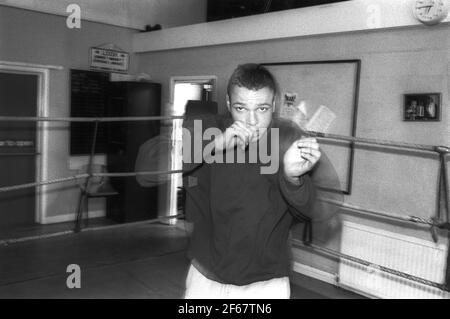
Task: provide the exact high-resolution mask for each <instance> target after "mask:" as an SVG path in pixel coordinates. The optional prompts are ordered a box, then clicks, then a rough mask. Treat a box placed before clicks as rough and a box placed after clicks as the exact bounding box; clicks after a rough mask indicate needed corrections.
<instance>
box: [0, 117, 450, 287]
mask: <svg viewBox="0 0 450 319" xmlns="http://www.w3.org/2000/svg"><path fill="white" fill-rule="evenodd" d="M183 118H184V117H183V116H147V117H146V116H142V117H89V118H85V117H54V118H50V117H12V116H0V121H1V122H66V123H70V122H91V123H94V125H95V126H94V134H93V138H92V144H91V152H90V155H89V162H88V166H87V172H86V173H84V174H77V175H72V176H68V177H62V178H55V179H50V180H44V181H39V182H33V183H27V184H20V185H10V186H5V187H0V193H3V192H10V191H14V190H20V189H25V188H34V187H40V186H44V185H50V184H59V183H67V182H74V181H78V180H80V179H86V181H85V184H84V187H82V188H81V193H80V197H79V203H78V209H77V216H76V220H75V227H74V229H73V230H71V231H65V232H60V233H56V234H50V235H48V236H45V237H47V238H48V237H53V236H57V235H64V234H70V233H74V232H75V233H76V232H80V231H83V229H82V227H81V222H82V219H83V211H82V207H83V204H84V202H85V201H86V200H87V199H88V198H87V195H88V194H87V190H88V189H89V183H90V181H91V180H92V178H95V177H135V176H138V175H163V174H166V175H168V174H179V173H183V170H168V171H140V172H121V173H114V172H108V173H98V172H93V169H92V168H93V158H94V155H95V148H96V140H97V133H98V126H99V124H100V123H106V122H138V121H172V120H179V119H183ZM307 133H308V134H309V135H310V136H311V137H316V138H317V139H319V140H334V141H346V142H350V143H351V144H350V145H351V146H354V145H356V144H359V145H371V146H374V147H378V148H384V149H386V150H389V149H402V150H409V151H422V152H428V153H432V154H435V155H438V158H439V161H440V167H439V187H438V194H437V196H436V197H437V203H438V205H437V209H436V212H435V215H434V216H431V217H430V218H429V219H425V218H421V217H417V216H402V215H396V214H392V213H387V212H383V211H378V210H372V209H366V208H362V207H358V206H354V205H350V204H346V203H340V202H337V201H333V200H330V199H322V200H323V201H325V202H328V203H330V204H334V205H336V206H338V207H342V208H345V209H348V210H353V211H355V212H357V213H360V214H364V215H368V216H374V217H379V218H382V219H390V220H395V221H398V222H401V223H413V224H416V225H419V226H423V227H429V229H430V232H431V236H432V238H433V240H434V242H437V239H438V236H437V229H442V230H445V231H446V232H447V237H448V238H450V232H449V231H450V220H449V215H450V198H449V197H450V194H449V191H450V190H449V181H448V169H447V164H446V160H447V156H448V154H449V153H450V148H449V147H446V146H430V145H421V144H411V143H402V142H393V141H387V140H378V139H368V138H359V137H349V136H343V135H336V134H327V133H320V132H307ZM2 155H8V154H0V156H2ZM442 194H444V195H443V198H442V197H441V196H442ZM441 201H443V203H444V210H445V214H441V209H440V205H439V204H440V203H441ZM180 217H184V215H183V214H178V215H172V216H161V217H158V218H155V219H150V220H146V221H145V223H157V222H160V221H161V220H169V219H176V218H180ZM121 225H127V224H121ZM121 225H115V227H119V226H121ZM105 228H108V226H105V227H96V228H90V229H89V228H88V229H84V230H96V229H105ZM41 238H42V237H41ZM293 245H294V247H295V246H298V247H302V248H306V249H308V250H310V251H312V252H315V253H318V254H322V255H327V256H331V257H334V258H337V259H339V260H340V259H345V260H349V261H351V262H355V263H358V264H361V265H364V266H372V267H376V268H377V269H379V270H380V271H382V272H385V273H389V274H392V275H395V276H398V277H401V278H404V279H408V280H411V281H414V282H417V283H420V284H423V285H426V286H430V287H433V288H438V289H440V290H443V291H450V268H449V267H450V265H449V264H450V254H449V249H448V247H447V264H446V275H445V282H443V283H438V282H434V281H430V280H427V279H424V278H421V277H417V276H413V275H411V274H408V273H405V272H401V271H398V270H395V269H392V268H388V267H384V266H381V265H377V264H374V263H372V262H369V261H367V260H362V259H359V258H356V257H353V256H350V255H347V254H342V253H340V252H339V251H335V250H331V249H328V248H325V247H320V246H318V245H315V244H313V243H311V242H309V241H307V240H304V241H303V242H296V243H293Z"/></svg>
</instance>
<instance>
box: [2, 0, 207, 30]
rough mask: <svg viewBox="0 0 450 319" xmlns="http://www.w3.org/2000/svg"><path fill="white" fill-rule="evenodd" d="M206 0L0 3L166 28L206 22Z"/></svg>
mask: <svg viewBox="0 0 450 319" xmlns="http://www.w3.org/2000/svg"><path fill="white" fill-rule="evenodd" d="M206 2H207V1H206V0H75V1H74V0H0V5H6V6H12V7H18V8H23V9H28V10H34V11H40V12H45V13H51V14H57V15H63V16H67V15H68V14H69V13H67V12H66V10H67V6H68V5H69V4H72V3H75V4H78V5H79V6H80V9H81V19H82V21H83V20H88V21H96V22H102V23H107V24H113V25H119V26H124V27H130V28H135V29H141V30H142V29H144V28H145V26H146V25H154V24H160V25H161V26H162V27H163V28H170V27H176V26H182V25H189V24H194V23H201V22H206Z"/></svg>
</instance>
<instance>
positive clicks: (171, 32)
mask: <svg viewBox="0 0 450 319" xmlns="http://www.w3.org/2000/svg"><path fill="white" fill-rule="evenodd" d="M449 21H450V19H449V17H447V19H446V20H444V23H448V22H449ZM420 25H421V24H420V22H418V21H417V20H416V19H415V18H414V16H413V14H412V2H411V0H396V1H392V0H353V1H346V2H339V3H333V4H327V5H321V6H315V7H308V8H300V9H292V10H285V11H278V12H271V13H265V14H259V15H254V16H248V17H242V18H235V19H229V20H222V21H216V22H209V23H200V24H194V25H188V26H184V27H177V28H169V29H162V30H159V31H153V32H148V33H140V34H135V35H134V36H133V51H134V52H135V53H144V52H154V51H162V50H172V49H182V48H193V47H202V46H213V45H223V44H232V43H244V42H252V41H264V40H272V39H285V38H294V37H306V36H317V35H326V34H335V33H344V32H358V31H370V30H380V29H390V28H402V27H410V26H420ZM424 28H425V26H424Z"/></svg>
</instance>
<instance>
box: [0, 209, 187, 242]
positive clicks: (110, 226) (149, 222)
mask: <svg viewBox="0 0 450 319" xmlns="http://www.w3.org/2000/svg"><path fill="white" fill-rule="evenodd" d="M182 217H184V214H177V215H170V216H159V217H158V218H154V219H148V220H144V221H137V222H130V223H124V224H117V225H107V226H97V227H88V228H82V229H80V231H81V232H86V231H96V230H107V229H114V228H122V227H130V226H134V225H141V224H155V223H157V222H160V221H161V220H168V219H174V218H182ZM73 233H76V231H75V230H73V229H68V230H63V231H60V232H56V233H50V234H41V235H35V236H28V237H20V238H11V239H2V240H0V245H10V244H15V243H21V242H25V241H30V240H37V239H47V238H52V237H58V236H63V235H70V234H73Z"/></svg>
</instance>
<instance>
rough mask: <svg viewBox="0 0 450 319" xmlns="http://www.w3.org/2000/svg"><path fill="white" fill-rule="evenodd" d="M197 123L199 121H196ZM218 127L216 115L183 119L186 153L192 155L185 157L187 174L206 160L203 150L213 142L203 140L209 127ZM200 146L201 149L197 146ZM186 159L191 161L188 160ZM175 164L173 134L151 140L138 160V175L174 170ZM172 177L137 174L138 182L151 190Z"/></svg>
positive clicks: (184, 169) (184, 163)
mask: <svg viewBox="0 0 450 319" xmlns="http://www.w3.org/2000/svg"><path fill="white" fill-rule="evenodd" d="M194 121H196V122H194ZM216 125H217V122H216V119H215V117H214V116H213V115H207V116H201V117H199V118H197V119H193V118H187V119H184V120H183V152H185V153H186V154H189V155H190V156H186V157H185V156H183V172H184V173H187V172H189V171H192V170H193V169H195V168H196V167H198V166H199V165H201V164H202V163H203V161H204V158H203V149H204V147H205V146H206V145H207V144H208V143H209V142H210V141H208V140H203V132H204V130H205V129H206V128H209V127H214V126H216ZM196 143H200V147H195V145H197V144H196ZM183 155H185V154H183ZM185 159H188V160H187V161H185ZM171 162H172V138H171V132H167V133H165V134H161V135H158V136H156V137H154V138H151V139H150V140H148V141H147V142H145V143H144V144H142V146H141V147H140V148H139V152H138V155H137V158H136V164H135V171H136V172H153V171H170V170H171ZM170 176H171V175H170V174H159V175H137V176H136V180H137V182H138V183H139V185H141V186H143V187H151V186H155V185H158V184H161V183H165V182H168V181H169V180H170Z"/></svg>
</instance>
